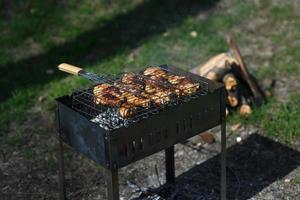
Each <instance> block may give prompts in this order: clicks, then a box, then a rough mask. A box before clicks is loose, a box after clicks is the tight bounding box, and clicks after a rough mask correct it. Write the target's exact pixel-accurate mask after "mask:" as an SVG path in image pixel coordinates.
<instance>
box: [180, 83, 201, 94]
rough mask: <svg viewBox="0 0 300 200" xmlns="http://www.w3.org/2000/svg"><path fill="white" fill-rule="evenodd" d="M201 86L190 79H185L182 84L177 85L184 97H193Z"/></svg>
mask: <svg viewBox="0 0 300 200" xmlns="http://www.w3.org/2000/svg"><path fill="white" fill-rule="evenodd" d="M199 87H200V85H199V83H193V82H192V81H190V80H188V79H183V80H182V81H181V82H179V83H178V84H176V88H177V89H179V90H180V93H181V94H182V95H184V96H188V95H192V94H194V93H196V92H197V90H198V89H199Z"/></svg>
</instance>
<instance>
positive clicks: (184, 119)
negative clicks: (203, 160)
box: [57, 72, 225, 199]
mask: <svg viewBox="0 0 300 200" xmlns="http://www.w3.org/2000/svg"><path fill="white" fill-rule="evenodd" d="M184 73H186V74H188V75H189V76H193V77H194V78H197V79H202V80H204V81H206V82H207V83H208V91H207V94H206V95H203V96H199V97H198V98H194V99H191V100H189V101H187V102H183V103H181V104H179V105H176V106H170V107H166V108H165V109H162V110H161V111H159V112H158V113H157V114H154V115H151V116H149V117H148V118H147V119H143V120H140V121H138V122H136V123H132V124H130V125H129V126H128V127H121V128H118V129H115V130H105V129H103V128H101V127H100V126H99V125H98V124H96V123H94V122H91V121H90V119H88V118H87V117H85V116H84V115H82V114H80V113H79V112H76V111H75V110H74V109H72V96H63V97H61V98H58V99H57V103H58V112H57V115H58V131H59V138H60V140H62V141H64V142H65V143H67V144H69V145H70V146H71V147H72V148H73V149H75V150H76V151H78V152H80V153H81V154H83V155H85V156H86V157H88V158H90V159H92V160H94V161H95V162H96V163H97V164H99V165H102V166H103V167H105V168H106V169H107V170H108V173H107V174H111V176H110V178H111V179H109V180H111V181H108V184H110V186H108V189H110V190H115V187H116V182H117V181H114V180H113V179H117V178H116V173H113V172H114V171H115V172H117V169H118V168H121V167H124V166H126V165H128V164H130V163H132V162H134V161H137V160H140V159H142V158H144V157H146V156H149V155H152V154H154V153H156V152H158V151H161V150H164V149H167V150H168V149H169V150H168V151H166V156H168V155H169V157H171V158H169V160H171V161H172V160H173V161H172V162H174V158H172V157H173V155H170V154H171V153H172V152H173V151H174V149H173V150H172V149H171V148H172V147H173V145H174V144H176V143H178V142H181V141H185V140H186V139H188V138H190V137H192V136H194V135H197V134H199V133H201V132H203V131H205V130H207V129H210V128H212V127H214V126H216V125H219V124H221V123H223V122H222V121H224V120H223V119H224V117H225V103H224V102H225V93H224V86H223V85H222V84H220V83H217V82H214V81H210V80H208V79H205V78H202V77H199V76H196V75H194V74H191V73H188V72H184ZM184 73H183V75H185V74H184ZM223 136H224V135H223V133H222V138H223ZM222 140H223V139H222ZM224 142H225V141H224ZM167 152H171V153H167ZM166 165H167V166H168V163H166ZM169 166H170V165H169ZM171 168H172V166H171ZM173 168H174V167H173ZM167 170H168V169H167ZM173 170H174V169H173ZM224 173H225V172H224ZM167 174H168V172H167ZM169 174H170V173H169ZM171 174H173V175H172V176H174V173H172V172H171ZM112 177H114V178H112ZM167 179H168V177H167ZM169 179H172V177H169ZM113 193H118V190H117V191H111V192H109V196H110V195H111V196H112V197H111V198H110V197H109V198H110V199H116V198H115V195H114V194H113Z"/></svg>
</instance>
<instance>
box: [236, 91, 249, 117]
mask: <svg viewBox="0 0 300 200" xmlns="http://www.w3.org/2000/svg"><path fill="white" fill-rule="evenodd" d="M239 113H240V114H241V115H242V116H243V117H248V116H249V115H250V114H251V113H252V109H251V106H250V105H249V103H248V101H247V99H246V98H245V97H244V96H241V106H240V107H239Z"/></svg>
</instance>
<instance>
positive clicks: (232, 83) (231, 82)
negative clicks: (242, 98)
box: [223, 73, 238, 91]
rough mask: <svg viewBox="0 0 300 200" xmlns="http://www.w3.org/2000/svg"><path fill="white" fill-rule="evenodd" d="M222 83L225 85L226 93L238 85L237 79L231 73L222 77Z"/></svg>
mask: <svg viewBox="0 0 300 200" xmlns="http://www.w3.org/2000/svg"><path fill="white" fill-rule="evenodd" d="M223 83H224V84H225V88H226V90H228V91H229V90H235V89H236V87H237V85H238V81H237V78H236V77H235V75H234V74H233V73H228V74H226V75H225V76H224V77H223Z"/></svg>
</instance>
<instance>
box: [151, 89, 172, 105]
mask: <svg viewBox="0 0 300 200" xmlns="http://www.w3.org/2000/svg"><path fill="white" fill-rule="evenodd" d="M150 98H151V100H152V101H153V102H154V103H155V104H156V105H158V106H161V105H166V104H168V103H169V102H170V101H171V100H172V98H173V93H172V92H171V90H156V92H155V93H154V94H152V95H151V96H150Z"/></svg>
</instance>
